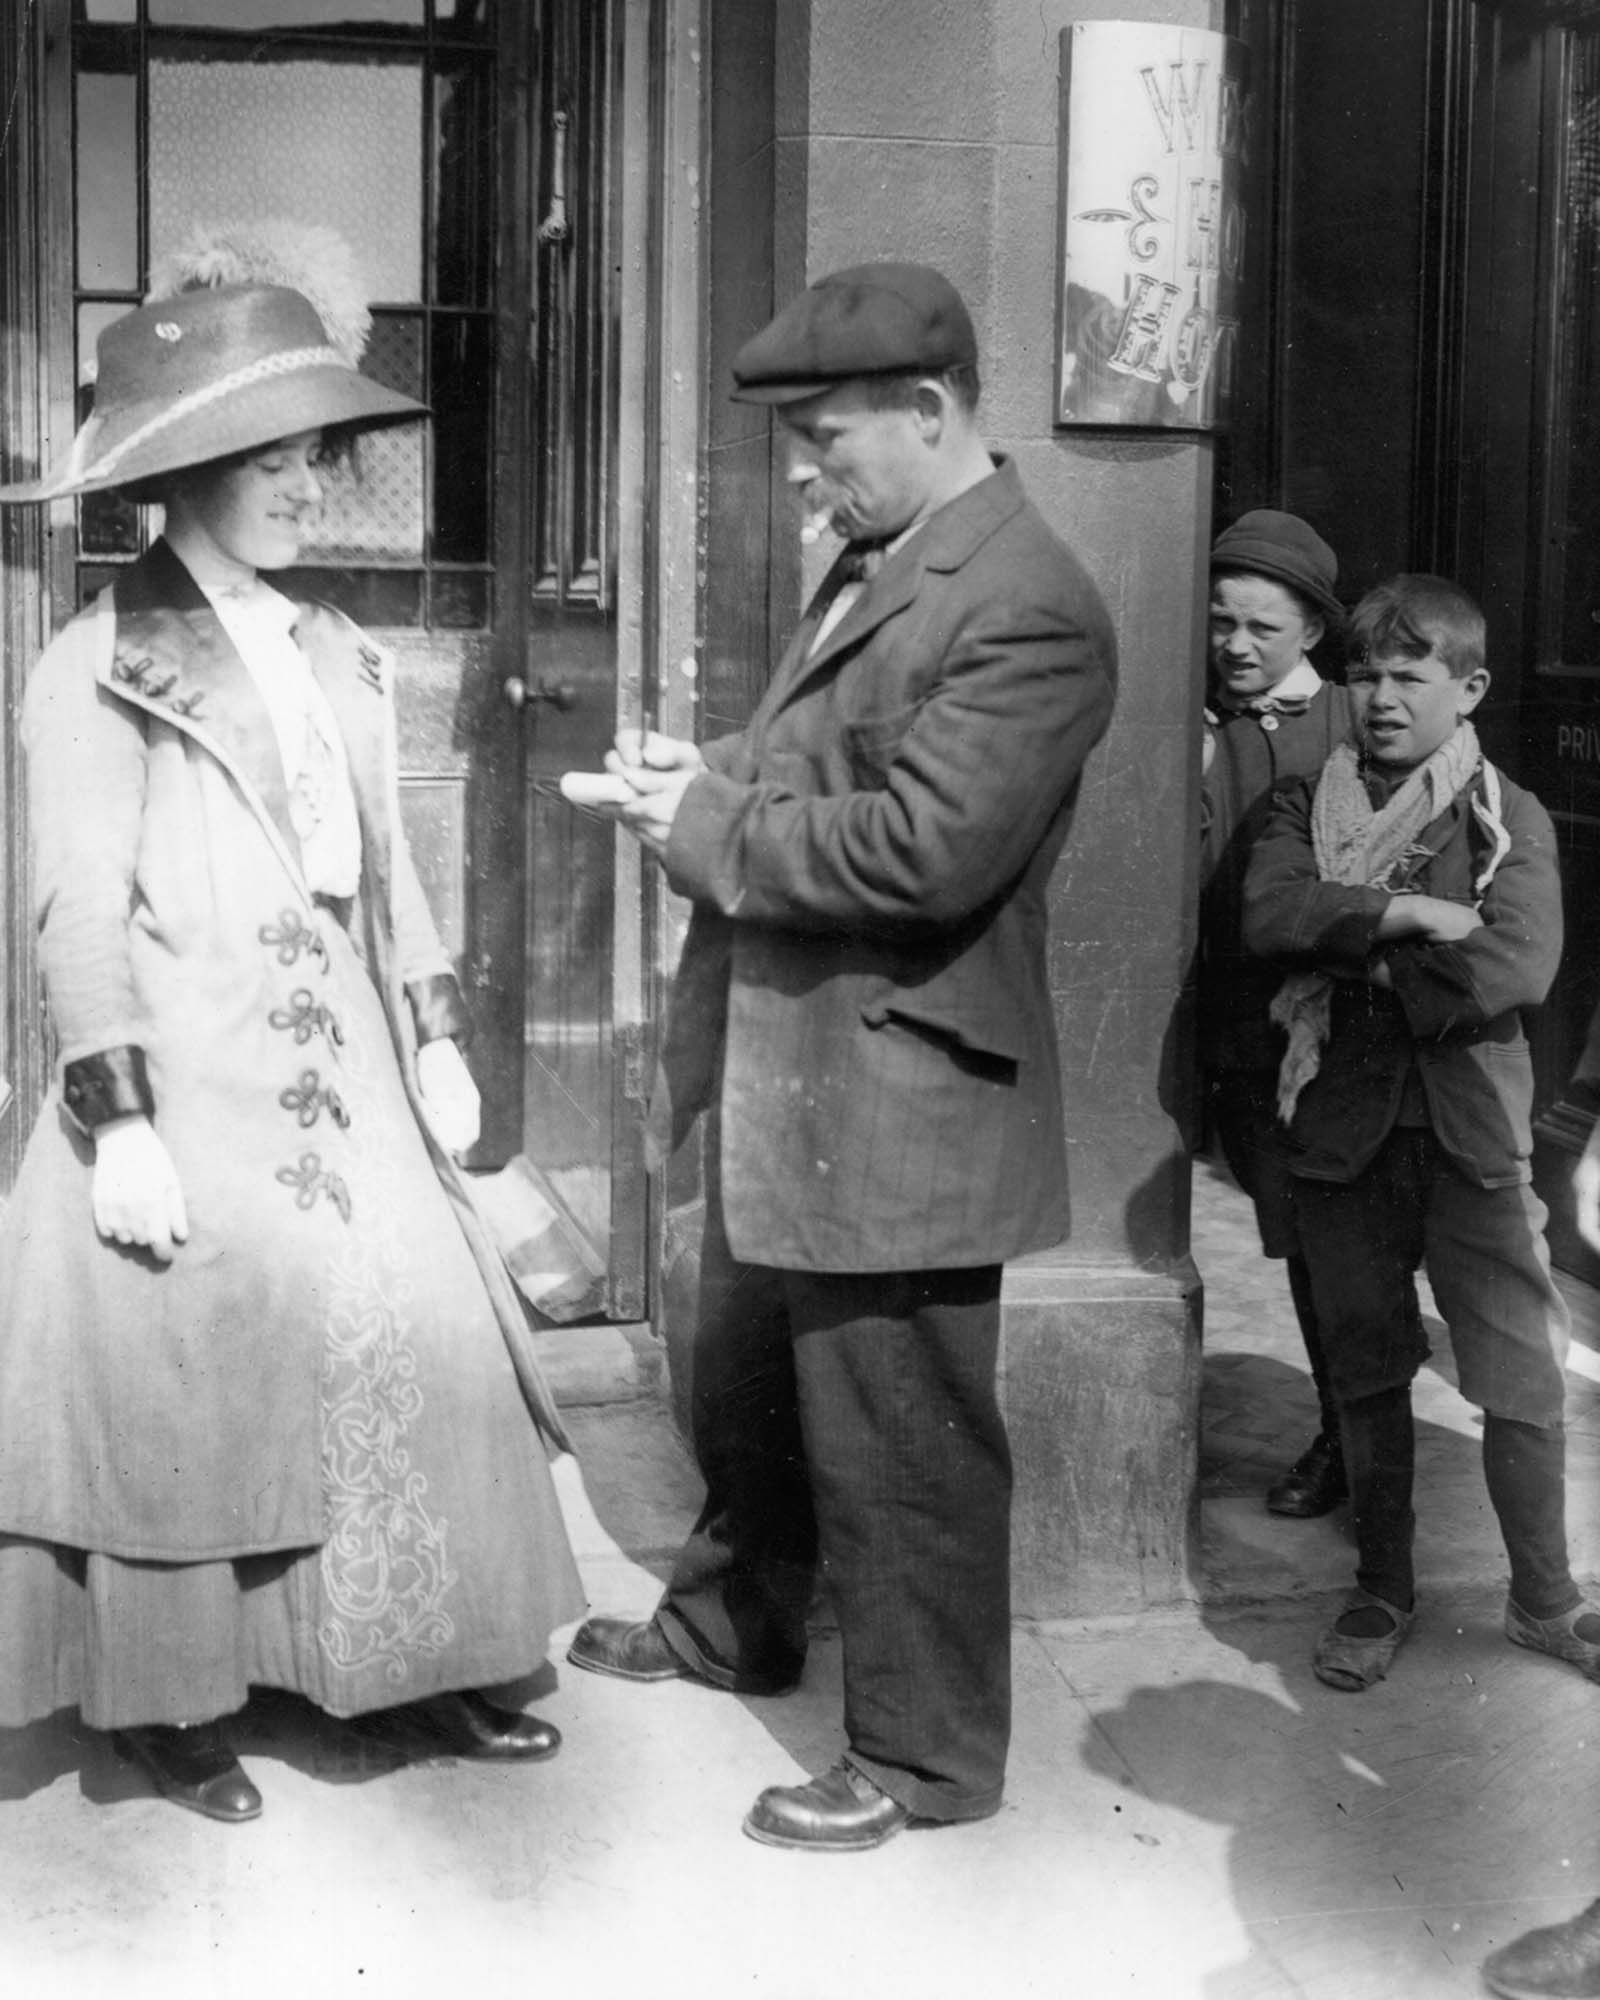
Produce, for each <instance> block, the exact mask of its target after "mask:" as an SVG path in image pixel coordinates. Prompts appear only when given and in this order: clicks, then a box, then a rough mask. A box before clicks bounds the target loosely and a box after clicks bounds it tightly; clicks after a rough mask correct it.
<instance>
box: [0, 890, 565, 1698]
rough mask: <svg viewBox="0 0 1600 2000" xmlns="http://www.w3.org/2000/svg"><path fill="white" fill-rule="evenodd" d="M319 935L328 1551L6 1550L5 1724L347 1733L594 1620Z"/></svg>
mask: <svg viewBox="0 0 1600 2000" xmlns="http://www.w3.org/2000/svg"><path fill="white" fill-rule="evenodd" d="M325 930H326V933H327V937H328V943H329V946H330V949H331V951H332V954H333V960H332V965H331V968H330V970H331V971H332V972H333V974H334V983H335V985H336V987H337V989H338V993H339V1011H340V1017H341V1021H342V1024H343V1029H344V1046H343V1048H342V1050H341V1051H340V1064H339V1077H338V1080H339V1089H340V1092H341V1094H342V1096H343V1098H344V1101H345V1103H346V1105H347V1107H348V1110H349V1112H350V1114H351V1115H350V1120H349V1140H350V1151H349V1152H348V1153H347V1154H346V1156H345V1158H346V1161H347V1164H348V1167H349V1172H348V1174H347V1180H348V1183H349V1187H350V1189H351V1192H352V1195H353V1201H352V1209H351V1215H350V1219H349V1227H348V1229H347V1230H345V1231H342V1232H340V1238H339V1243H338V1247H337V1249H336V1250H335V1252H334V1253H333V1254H332V1255H331V1256H330V1258H329V1262H328V1268H327V1269H326V1271H325V1273H324V1275H323V1281H322V1282H321V1284H319V1286H318V1288H317V1296H318V1298H319V1300H320V1301H321V1302H322V1306H323V1308H324V1309H323V1310H322V1312H321V1315H320V1316H321V1326H320V1329H319V1332H320V1339H321V1348H322V1368H321V1384H320V1437H321V1469H322V1491H323V1522H324V1528H325V1534H324V1538H323V1540H322V1541H321V1543H320V1545H318V1546H312V1547H306V1548H301V1549H290V1550H279V1551H276V1552H273V1553H268V1554H252V1555H248V1556H235V1557H232V1558H229V1559H226V1560H218V1561H204V1562H185V1563H179V1562H147V1561H130V1560H127V1559H123V1558H119V1557H116V1556H112V1555H109V1554H105V1553H100V1552H96V1551H95V1550H93V1549H82V1548H70V1547H63V1546H60V1545H57V1544H53V1543H49V1542H45V1541H39V1540H31V1539H25V1538H22V1537H18V1536H0V1723H3V1724H5V1725H7V1726H17V1725H19V1724H22V1723H24V1722H27V1721H30V1720H33V1719H35V1718H37V1717H40V1716H44V1715H48V1714H51V1713H52V1712H54V1711H55V1710H57V1709H62V1708H72V1707H75V1708H77V1709H78V1710H79V1711H80V1712H81V1714H82V1716H83V1719H84V1721H85V1722H87V1723H88V1724H89V1725H90V1726H91V1727H95V1728H121V1727H128V1726H132V1725H136V1724H140V1723H162V1722H165V1723H178V1722H200V1721H206V1720H210V1719H212V1718H214V1717H217V1716H222V1715H226V1714H229V1713H231V1712H233V1711H234V1710H236V1709H238V1708H240V1707H241V1706H242V1705H243V1704H244V1702H245V1701H246V1699H247V1698H248V1694H249V1690H250V1688H251V1686H252V1685H259V1686H264V1687H272V1688H283V1689H289V1690H292V1691H294V1692H297V1693H299V1694H301V1695H304V1696H306V1697H308V1698H309V1699H310V1700H311V1701H313V1702H315V1703H316V1704H317V1705H318V1706H319V1707H321V1708H323V1709H325V1710H326V1711H328V1712H329V1713H330V1714H333V1715H338V1716H350V1715H355V1714H360V1713H363V1712H366V1711H369V1710H373V1709H377V1708H385V1707H389V1706H392V1705H395V1704H398V1703H401V1702H409V1701H415V1700H417V1699H420V1698H422V1697H424V1696H427V1695H430V1694H435V1693H439V1692H442V1691H444V1690H447V1689H452V1688H463V1687H485V1686H495V1685H504V1684H507V1683H511V1682H514V1681H516V1680H518V1679H520V1678H522V1677H525V1676H527V1675H529V1674H531V1673H533V1672H534V1671H535V1670H536V1669H537V1668H538V1667H539V1665H540V1664H541V1663H542V1661H543V1660H544V1658H545V1655H546V1651H547V1647H548V1642H549V1636H550V1633H551V1631H552V1630H553V1629H554V1628H555V1627H556V1626H558V1625H561V1624H564V1623H566V1622H567V1621H568V1620H570V1619H573V1618H576V1617H578V1616H579V1615H580V1614H581V1613H582V1611H583V1608H584V1600H583V1595H582V1589H581V1586H580V1583H579V1580H578V1575H577V1570H576V1566H575V1564H574V1562H573V1559H572V1554H571V1550H570V1547H569V1544H568V1540H567V1535H566V1530H565V1526H564V1524H563V1522H562V1518H561V1513H560V1507H559V1503H558V1501H557V1498H556V1494H555V1490H554V1486H553V1484H552V1481H551V1477H550V1468H549V1463H548V1458H547V1455H546V1451H545V1447H544V1444H543V1441H542V1439H541V1436H540V1433H539V1432H538V1430H537V1429H536V1427H535V1425H534V1422H533V1419H532V1417H531V1415H530V1414H529V1412H528V1409H527V1406H526V1404H525V1402H524V1400H523V1396H522V1392H521V1390H520V1389H519V1387H518V1383H517V1379H516V1375H515V1373H514V1371H513V1368H512V1363H511V1358H510V1355H509V1353H508V1351H507V1348H506V1344H505V1336H504V1334H503V1333H502V1331H501V1328H500V1325H499V1322H498V1320H497V1318H496V1316H495V1312H494V1309H493V1306H492V1304H491V1301H490V1299H489V1295H488V1293H487V1291H486V1289H485V1286H484V1282H483V1279H482V1276H481V1274H480V1272H479V1269H478V1265H477V1262H476V1260H475V1258H474V1256H473V1253H472V1250H471V1248H470V1246H469V1245H468V1243H467V1240H466V1238H465V1236H464V1235H463V1233H462V1230H461V1227H460V1224H459V1223H458V1222H457V1220H456V1216H455V1212H454V1210H453V1208H452V1207H451V1205H450V1201H449V1198H448V1196H447V1195H446V1193H445V1191H444V1189H443V1187H442V1186H441V1184H440V1182H439V1180H438V1177H437V1176H436V1174H435V1172H434V1169H433V1166H432V1164H431V1161H430V1159H429V1156H428V1150H427V1144H426V1141H425V1139H424V1137H423V1135H422V1133H421V1131H420V1130H419V1128H418V1125H417V1122H416V1117H415V1114H414V1113H413V1111H412V1109H411V1106H410V1104H409V1102H408V1101H407V1098H406V1095H405V1090H404V1085H403V1083H402V1080H401V1077H400V1072H399V1067H398V1064H397V1062H396V1060H395V1057H394V1053H393V1047H392V1043H391V1041H390V1037H389V1032H388V1027H387V1023H386V1022H385V1020H384V1017H383V1012H382V1008H381V1006H380V1004H379V1001H378V997H377V994H376V992H375V991H374V989H373V987H372V984H371V982H370V980H369V979H368V977H367V975H366V973H365V971H364V969H363V968H362V966H361V965H360V962H359V960H358V959H357V957H356V955H355V952H354V950H353V949H352V947H351V945H350V943H349V940H348V939H347V938H346V936H345V935H344V933H343V932H342V931H341V930H338V929H337V927H336V926H334V925H332V924H329V925H327V926H326V927H325ZM158 1116H159V1114H158ZM193 1198H194V1197H193V1196H191V1201H192V1200H193ZM183 1255H184V1250H183V1248H182V1247H180V1248H179V1249H178V1252H177V1256H178V1257H179V1258H181V1257H182V1256H183ZM262 1337H263V1338H271V1337H272V1332H271V1329H270V1328H264V1329H263V1332H262ZM5 1424H6V1416H5V1412H4V1411H3V1410H0V1450H4V1449H5Z"/></svg>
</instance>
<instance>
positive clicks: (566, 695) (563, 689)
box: [500, 674, 578, 715]
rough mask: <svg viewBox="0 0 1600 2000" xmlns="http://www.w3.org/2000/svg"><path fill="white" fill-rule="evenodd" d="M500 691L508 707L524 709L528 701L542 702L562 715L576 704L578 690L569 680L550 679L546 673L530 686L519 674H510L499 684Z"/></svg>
mask: <svg viewBox="0 0 1600 2000" xmlns="http://www.w3.org/2000/svg"><path fill="white" fill-rule="evenodd" d="M500 691H501V693H502V694H503V695H504V696H505V698H506V705H507V706H508V707H510V708H515V709H524V708H526V707H528V706H529V704H530V703H534V702H543V703H544V705H545V706H546V707H547V708H554V709H558V710H559V711H560V712H561V713H562V714H563V715H564V714H565V713H566V712H567V710H568V709H571V708H576V707H577V705H578V690H577V689H576V688H575V687H574V686H573V685H572V683H571V681H555V680H551V678H550V677H549V675H548V674H541V675H540V676H539V678H538V679H537V680H536V681H534V682H533V683H532V685H531V686H530V685H529V683H528V682H527V681H525V680H524V679H523V678H522V676H521V675H520V674H512V675H511V677H510V679H509V680H507V681H505V682H503V683H502V685H501V690H500Z"/></svg>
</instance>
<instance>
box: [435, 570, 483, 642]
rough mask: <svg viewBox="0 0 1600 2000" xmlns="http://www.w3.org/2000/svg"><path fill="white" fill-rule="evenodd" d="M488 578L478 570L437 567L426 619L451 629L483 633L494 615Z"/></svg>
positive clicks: (453, 630)
mask: <svg viewBox="0 0 1600 2000" xmlns="http://www.w3.org/2000/svg"><path fill="white" fill-rule="evenodd" d="M491 580H492V579H491V578H489V577H488V576H486V575H485V574H484V573H483V572H482V571H481V570H470V569H469V570H448V569H436V570H435V571H434V573H433V613H432V616H431V618H430V620H429V622H430V623H431V624H434V625H440V626H444V627H445V628H446V629H447V630H449V631H452V632H486V631H487V630H488V629H489V623H490V620H491V618H492V616H493V606H492V602H491V598H490V594H489V585H490V582H491Z"/></svg>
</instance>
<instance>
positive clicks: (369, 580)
mask: <svg viewBox="0 0 1600 2000" xmlns="http://www.w3.org/2000/svg"><path fill="white" fill-rule="evenodd" d="M272 582H273V586H274V588H276V589H278V590H281V591H282V592H283V593H284V595H285V596H286V597H316V598H320V599H321V600H322V601H323V603H325V604H332V605H335V606H337V608H338V609H339V610H340V611H342V612H343V613H344V614H345V616H346V617H347V618H353V619H354V620H355V621H356V623H357V624H358V625H365V626H368V627H371V628H376V627H378V626H383V625H420V624H421V623H422V578H421V577H420V576H419V575H418V574H417V572H416V571H415V570H403V569H286V570H280V571H279V572H278V573H277V574H276V575H275V576H274V577H273V579H272Z"/></svg>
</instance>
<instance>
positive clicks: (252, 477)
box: [167, 430, 323, 570]
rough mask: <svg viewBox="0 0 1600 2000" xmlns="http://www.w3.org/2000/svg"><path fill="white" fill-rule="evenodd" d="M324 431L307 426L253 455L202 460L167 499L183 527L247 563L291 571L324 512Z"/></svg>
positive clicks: (174, 524) (231, 560)
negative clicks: (223, 461)
mask: <svg viewBox="0 0 1600 2000" xmlns="http://www.w3.org/2000/svg"><path fill="white" fill-rule="evenodd" d="M322 465H323V453H322V433H321V431H320V430H317V431H300V432H298V433H297V434H296V435H295V436H294V437H286V438H279V439H277V441H276V442H275V443H273V444H269V445H263V446H262V448H261V449H260V450H259V451H254V452H252V453H251V454H250V456H249V457H248V458H245V459H238V460H234V461H232V462H231V463H229V464H227V465H221V466H205V465H200V466H196V467H195V468H194V470H193V471H192V472H189V473H186V474H185V475H184V476H183V477H182V478H181V479H180V480H179V481H178V482H177V485H176V487H175V489H174V491H173V493H172V495H171V497H170V499H169V500H168V502H167V521H168V528H169V532H170V531H171V530H172V529H173V528H176V529H178V531H179V532H180V534H181V535H182V536H183V537H184V539H185V540H186V541H187V542H188V543H189V544H190V545H191V546H192V545H193V544H194V543H195V542H196V541H198V542H200V543H201V544H202V545H204V546H206V547H207V549H208V551H209V552H210V553H212V554H214V555H215V556H217V557H219V558H221V560H222V562H223V563H224V564H225V565H226V566H229V567H235V568H240V569H248V570H258V569H285V568H287V567H288V565H289V564H290V563H292V562H294V561H296V560H297V559H298V557H299V554H300V549H301V545H302V543H303V542H304V540H305V537H306V534H307V533H308V531H309V530H310V528H311V527H312V526H313V525H314V523H315V521H316V519H317V517H318V516H319V514H320V513H321V511H322Z"/></svg>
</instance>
